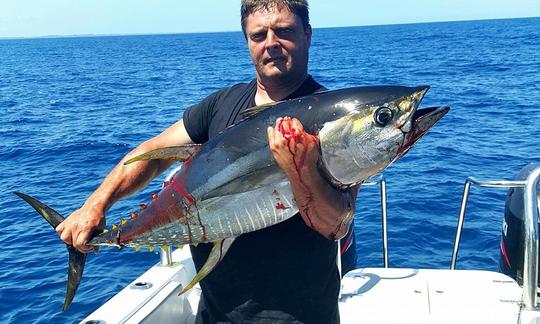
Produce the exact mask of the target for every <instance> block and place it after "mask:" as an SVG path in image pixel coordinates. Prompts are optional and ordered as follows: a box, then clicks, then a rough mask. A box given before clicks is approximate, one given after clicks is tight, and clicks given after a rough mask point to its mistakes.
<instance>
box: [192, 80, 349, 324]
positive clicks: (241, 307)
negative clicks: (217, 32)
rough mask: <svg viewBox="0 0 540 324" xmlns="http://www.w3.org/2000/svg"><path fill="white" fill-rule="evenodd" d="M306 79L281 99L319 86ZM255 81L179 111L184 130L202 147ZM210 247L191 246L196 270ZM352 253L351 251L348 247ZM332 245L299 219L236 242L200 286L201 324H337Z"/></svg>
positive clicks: (247, 97) (246, 100) (245, 102)
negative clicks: (202, 297) (202, 319)
mask: <svg viewBox="0 0 540 324" xmlns="http://www.w3.org/2000/svg"><path fill="white" fill-rule="evenodd" d="M321 88H322V86H321V85H320V84H319V83H317V82H316V81H315V80H313V78H311V76H309V77H308V78H307V79H306V81H305V82H304V83H303V84H302V86H301V87H300V88H299V89H298V90H296V91H295V92H294V93H292V94H291V95H289V96H288V97H287V98H286V99H292V98H297V97H301V96H305V95H309V94H311V93H314V92H316V91H317V90H319V89H321ZM255 93H256V81H255V80H253V81H252V82H250V83H248V84H237V85H234V86H232V87H230V88H225V89H222V90H219V91H217V92H215V93H213V94H211V95H210V96H208V97H207V98H205V99H204V100H203V101H201V102H200V103H199V104H197V105H194V106H192V107H190V108H188V109H187V110H186V111H185V113H184V126H185V128H186V130H187V132H188V134H189V136H190V138H191V139H192V140H193V141H194V142H196V143H205V142H206V141H208V140H209V139H211V138H213V137H214V136H216V135H217V134H218V133H219V132H221V131H222V130H224V129H225V128H226V127H228V126H230V125H233V124H234V123H236V122H238V121H240V120H241V119H242V115H241V112H242V111H243V110H245V109H247V108H250V107H253V106H255ZM211 248H212V244H199V245H197V247H193V246H192V247H191V253H192V256H193V261H194V263H195V267H196V268H197V269H200V268H201V267H202V265H203V264H204V262H205V261H206V259H207V258H208V255H209V253H210V250H211ZM349 250H352V251H353V252H354V247H353V248H351V249H349ZM336 253H337V244H336V242H334V241H331V240H328V239H326V238H324V237H323V236H322V235H320V234H319V233H317V232H315V231H314V230H312V229H310V228H309V227H308V226H307V225H306V224H305V223H304V221H303V220H302V218H301V216H300V215H299V214H296V215H295V216H293V217H292V218H290V219H288V220H286V221H284V222H282V223H279V224H276V225H273V226H270V227H267V228H264V229H261V230H258V231H255V232H251V233H246V234H243V235H241V236H239V237H237V238H236V240H235V242H234V243H233V244H232V246H231V248H230V249H229V252H228V253H227V255H226V256H225V258H224V259H223V260H222V261H221V262H220V263H219V264H218V265H217V266H216V268H215V269H214V270H213V271H212V272H211V273H210V274H209V275H208V276H207V277H206V278H205V279H203V280H202V281H201V283H200V285H201V288H202V291H203V296H204V303H205V306H206V310H205V311H203V313H202V317H203V318H204V321H205V322H207V323H215V322H232V323H325V324H328V323H338V322H339V313H338V307H337V298H338V293H339V288H340V278H339V273H338V269H337V266H336Z"/></svg>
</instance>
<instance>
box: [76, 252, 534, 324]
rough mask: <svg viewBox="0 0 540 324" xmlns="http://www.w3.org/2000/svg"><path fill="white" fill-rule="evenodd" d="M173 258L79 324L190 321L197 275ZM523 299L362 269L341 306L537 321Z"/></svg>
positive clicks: (355, 310)
mask: <svg viewBox="0 0 540 324" xmlns="http://www.w3.org/2000/svg"><path fill="white" fill-rule="evenodd" d="M172 256H173V261H174V264H173V265H172V266H161V265H159V264H158V265H156V266H154V267H152V268H150V269H149V270H148V271H147V272H145V273H144V274H143V275H141V276H140V277H139V278H137V279H136V280H135V281H134V282H133V283H132V284H131V285H129V286H128V287H126V288H124V289H123V290H122V291H121V292H120V293H118V294H117V295H116V296H114V297H113V298H112V299H111V300H109V301H108V302H107V303H105V304H104V305H102V306H101V307H100V308H99V309H97V310H96V311H95V312H94V313H92V314H90V315H89V316H88V317H87V318H85V319H84V320H83V321H82V322H81V323H104V322H105V323H169V322H175V323H194V322H195V316H196V314H197V307H198V301H199V297H200V289H199V287H198V286H196V287H195V288H193V289H191V290H190V291H188V292H187V293H186V294H184V295H182V296H177V293H178V291H180V289H181V287H182V285H186V284H187V283H188V282H189V281H190V280H191V278H192V277H193V275H194V273H195V269H194V266H193V263H192V262H191V259H190V255H189V249H182V250H176V251H174V252H173V254H172ZM522 293H523V289H522V288H521V287H519V286H518V284H517V283H516V282H515V281H514V280H513V279H512V278H510V277H507V276H506V275H504V274H501V273H498V272H491V271H481V270H435V269H397V268H365V269H356V270H353V271H351V272H349V273H348V274H346V275H345V277H344V279H343V281H342V290H341V296H340V300H339V308H340V316H341V322H342V323H377V324H385V323H388V324H390V323H392V324H412V323H414V324H422V323H430V324H433V323H441V324H447V323H448V324H450V323H452V324H455V323H460V324H466V323H504V324H510V323H536V320H535V319H534V318H536V317H537V316H539V315H538V312H532V313H531V314H530V316H529V320H527V321H525V322H524V321H523V318H521V322H520V310H521V305H522V302H521V301H522ZM522 317H523V315H522ZM539 318H540V317H539ZM538 323H540V321H539V322H538Z"/></svg>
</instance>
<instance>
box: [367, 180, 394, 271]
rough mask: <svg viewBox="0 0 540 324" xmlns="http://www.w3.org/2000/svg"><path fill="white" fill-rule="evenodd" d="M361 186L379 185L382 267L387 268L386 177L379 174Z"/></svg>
mask: <svg viewBox="0 0 540 324" xmlns="http://www.w3.org/2000/svg"><path fill="white" fill-rule="evenodd" d="M362 186H380V192H381V218H382V242H383V262H384V267H385V268H388V228H387V213H386V178H385V177H384V176H380V177H379V179H377V180H373V179H369V180H368V181H366V182H364V183H362Z"/></svg>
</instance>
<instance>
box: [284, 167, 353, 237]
mask: <svg viewBox="0 0 540 324" xmlns="http://www.w3.org/2000/svg"><path fill="white" fill-rule="evenodd" d="M288 176H289V181H290V183H291V188H292V191H293V194H294V197H295V199H296V204H297V206H298V208H299V210H300V214H301V215H302V217H303V218H304V220H306V221H307V222H306V223H307V224H308V226H310V227H311V228H313V229H314V230H316V231H317V232H319V233H320V234H321V235H323V236H324V237H326V238H328V239H332V240H338V239H340V238H342V237H343V236H345V235H346V234H347V232H348V230H349V227H350V224H351V222H352V216H353V214H354V209H355V204H354V202H355V198H356V193H357V191H358V187H353V188H350V189H346V190H340V189H337V188H335V187H333V186H332V185H330V184H329V183H328V182H327V181H326V180H325V179H324V178H323V177H322V176H321V175H320V173H319V172H318V170H317V169H316V168H313V167H307V168H303V169H302V170H298V172H297V173H292V174H289V175H288Z"/></svg>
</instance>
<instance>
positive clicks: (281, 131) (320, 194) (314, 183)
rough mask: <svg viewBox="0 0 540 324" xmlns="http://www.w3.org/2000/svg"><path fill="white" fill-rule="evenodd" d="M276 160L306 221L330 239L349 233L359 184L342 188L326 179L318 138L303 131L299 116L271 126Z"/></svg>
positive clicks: (279, 120)
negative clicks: (322, 173)
mask: <svg viewBox="0 0 540 324" xmlns="http://www.w3.org/2000/svg"><path fill="white" fill-rule="evenodd" d="M268 143H269V147H270V150H271V151H272V155H273V157H274V160H275V161H276V163H277V164H278V166H279V167H280V168H281V169H282V170H283V172H285V174H286V175H287V177H288V178H289V182H290V183H291V188H292V191H293V194H294V198H295V200H296V204H297V206H298V209H299V211H300V215H301V216H302V218H303V219H304V222H305V223H306V224H307V225H308V226H309V227H311V228H312V229H314V230H316V231H317V232H319V233H320V234H321V235H323V236H324V237H326V238H328V239H332V240H337V239H340V238H341V237H343V236H345V234H347V231H348V229H349V226H350V222H351V220H352V213H353V212H354V200H355V198H356V192H357V190H358V187H355V188H353V189H349V190H348V191H341V190H338V189H336V188H334V187H333V186H331V185H330V184H328V182H326V180H325V179H323V178H322V176H321V175H320V173H319V171H318V169H317V161H318V159H319V156H320V146H319V138H318V137H317V136H314V135H311V134H308V133H306V132H305V131H304V128H303V126H302V123H301V122H300V121H299V120H298V119H296V118H290V117H284V118H278V119H277V120H276V125H275V127H269V128H268Z"/></svg>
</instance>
